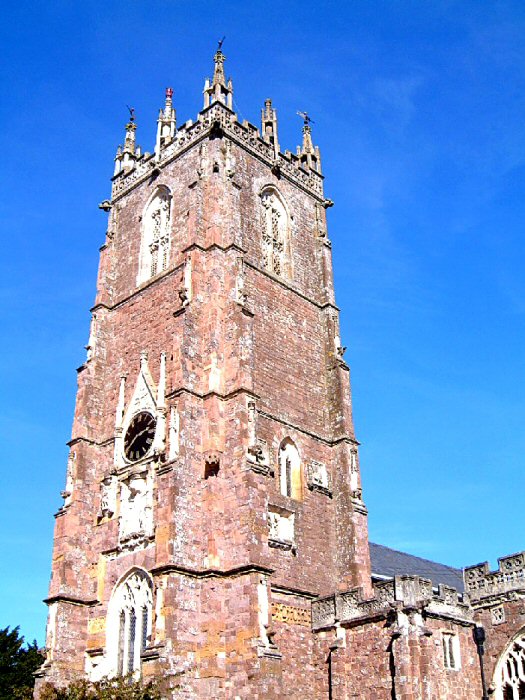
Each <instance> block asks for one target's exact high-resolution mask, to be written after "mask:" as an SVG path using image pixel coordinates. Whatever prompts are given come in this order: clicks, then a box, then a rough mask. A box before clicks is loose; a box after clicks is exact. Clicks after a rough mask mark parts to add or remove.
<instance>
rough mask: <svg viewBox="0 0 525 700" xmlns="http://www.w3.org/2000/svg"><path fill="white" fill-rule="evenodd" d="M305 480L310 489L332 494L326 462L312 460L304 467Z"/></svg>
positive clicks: (328, 494)
mask: <svg viewBox="0 0 525 700" xmlns="http://www.w3.org/2000/svg"><path fill="white" fill-rule="evenodd" d="M306 482H307V484H308V488H309V489H310V491H319V492H320V493H324V494H326V495H327V496H331V495H332V483H331V479H330V475H329V474H328V470H327V468H326V464H323V463H322V462H316V461H313V460H312V461H311V462H310V464H308V465H307V467H306Z"/></svg>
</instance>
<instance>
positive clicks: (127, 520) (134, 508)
mask: <svg viewBox="0 0 525 700" xmlns="http://www.w3.org/2000/svg"><path fill="white" fill-rule="evenodd" d="M152 535H153V480H152V477H151V474H149V473H142V474H132V475H131V476H130V477H129V478H127V479H125V480H124V481H122V482H121V485H120V518H119V539H120V542H121V544H122V543H129V542H130V541H132V542H133V543H135V542H136V543H139V542H142V541H144V540H145V539H147V538H149V537H151V536H152Z"/></svg>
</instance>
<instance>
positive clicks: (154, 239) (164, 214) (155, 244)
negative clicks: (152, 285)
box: [137, 187, 171, 284]
mask: <svg viewBox="0 0 525 700" xmlns="http://www.w3.org/2000/svg"><path fill="white" fill-rule="evenodd" d="M170 220H171V195H170V192H169V190H168V188H167V187H159V189H158V190H157V192H156V193H155V196H154V197H153V199H152V200H151V201H150V203H149V204H148V206H147V207H146V211H145V212H144V215H143V217H142V241H141V249H140V264H139V273H138V279H137V283H138V284H142V282H145V281H146V280H148V279H150V277H154V276H155V275H157V274H159V272H162V271H163V270H165V269H166V268H167V267H168V262H169V252H170V228H171V226H170Z"/></svg>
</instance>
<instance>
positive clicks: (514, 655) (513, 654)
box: [494, 630, 525, 700]
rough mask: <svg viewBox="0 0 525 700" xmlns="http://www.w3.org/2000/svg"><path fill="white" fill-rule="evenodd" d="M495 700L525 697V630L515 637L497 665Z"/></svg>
mask: <svg viewBox="0 0 525 700" xmlns="http://www.w3.org/2000/svg"><path fill="white" fill-rule="evenodd" d="M494 688H495V693H494V698H495V700H524V699H525V630H522V631H521V633H520V634H519V635H518V636H517V637H515V638H514V640H513V641H512V642H511V643H510V644H509V646H508V647H507V649H506V650H505V652H504V653H503V654H502V656H501V658H500V660H499V661H498V663H497V665H496V670H495V672H494Z"/></svg>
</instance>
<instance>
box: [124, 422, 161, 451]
mask: <svg viewBox="0 0 525 700" xmlns="http://www.w3.org/2000/svg"><path fill="white" fill-rule="evenodd" d="M155 428H156V421H155V418H153V416H152V415H151V413H147V412H146V411H142V412H141V413H137V415H136V416H133V418H132V420H131V423H130V424H129V427H128V429H127V431H126V435H125V436H124V454H125V455H126V458H127V459H129V460H130V461H131V462H136V461H137V460H138V459H141V458H142V457H144V455H146V454H147V453H148V452H149V450H150V448H151V445H152V444H153V438H154V437H155Z"/></svg>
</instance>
